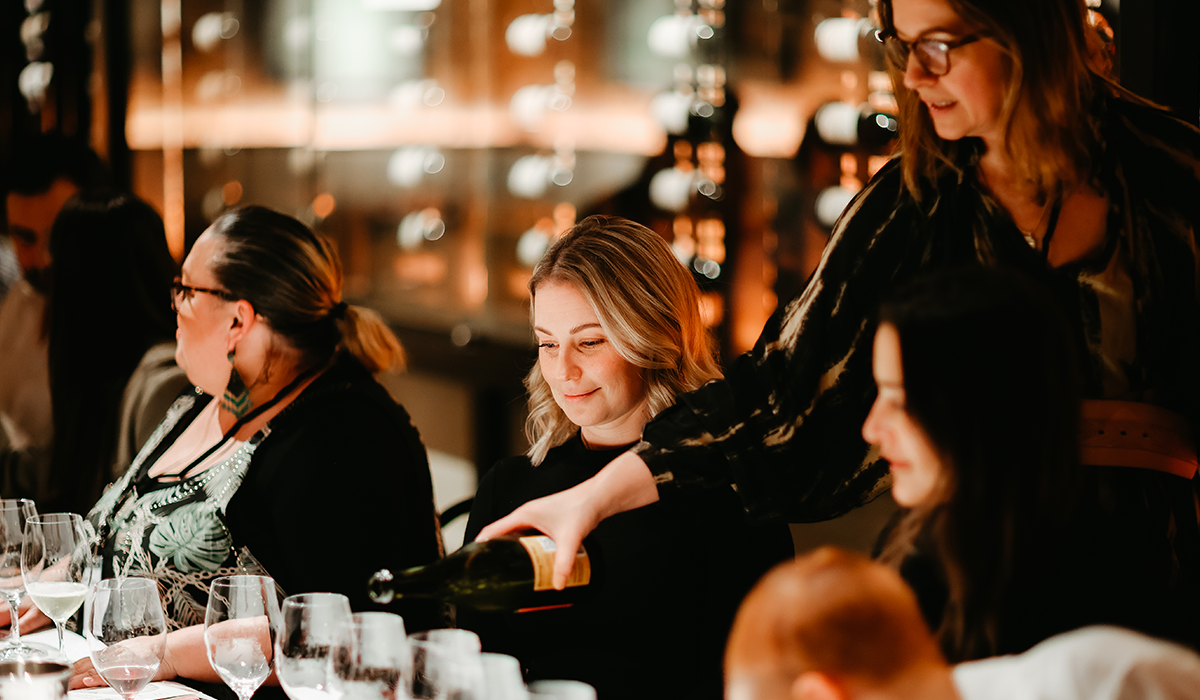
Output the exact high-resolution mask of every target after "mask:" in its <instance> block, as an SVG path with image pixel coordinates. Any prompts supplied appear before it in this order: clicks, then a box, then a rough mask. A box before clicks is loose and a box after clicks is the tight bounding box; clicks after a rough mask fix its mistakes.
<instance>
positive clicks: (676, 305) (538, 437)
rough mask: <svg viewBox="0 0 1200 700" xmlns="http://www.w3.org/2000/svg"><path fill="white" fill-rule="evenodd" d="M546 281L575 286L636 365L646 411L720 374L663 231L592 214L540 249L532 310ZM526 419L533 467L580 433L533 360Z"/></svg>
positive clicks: (692, 287)
mask: <svg viewBox="0 0 1200 700" xmlns="http://www.w3.org/2000/svg"><path fill="white" fill-rule="evenodd" d="M547 282H561V283H565V284H570V285H572V286H574V287H575V288H576V289H578V290H579V292H580V293H581V294H583V296H584V298H586V299H587V301H588V303H589V304H590V305H591V307H592V310H593V311H595V313H596V318H598V319H599V320H600V326H601V327H602V328H603V329H604V333H605V335H606V336H607V337H608V341H609V342H610V343H612V345H613V348H614V349H616V351H617V353H618V354H620V356H621V357H623V358H624V359H625V360H626V361H628V362H630V363H632V364H633V365H636V366H637V367H640V368H642V377H643V379H644V380H645V384H646V393H647V399H648V400H647V403H648V408H649V414H650V416H654V415H655V414H657V413H658V412H659V411H661V410H663V409H664V408H667V407H668V406H671V405H673V404H674V403H675V399H676V397H677V396H678V395H679V394H680V393H682V392H685V391H691V390H693V389H697V388H699V387H701V386H702V385H704V384H705V383H706V382H708V381H710V380H713V379H719V378H720V377H721V369H720V367H719V366H718V364H717V360H716V356H715V347H714V344H713V341H712V338H711V336H710V335H709V333H708V330H707V329H706V328H705V327H704V323H703V321H702V320H701V318H700V288H699V287H697V286H696V280H695V279H694V278H693V277H692V275H691V273H690V272H688V271H687V269H685V268H684V267H683V265H681V264H680V263H679V261H678V260H676V259H675V256H674V254H673V253H672V252H671V247H670V246H668V245H667V243H666V241H664V240H663V239H662V237H661V236H659V235H658V234H656V233H655V232H653V231H651V230H650V229H648V228H646V227H645V226H642V225H641V224H638V223H634V222H632V221H629V220H628V219H622V218H619V217H607V216H590V217H588V218H586V219H584V220H583V221H581V222H579V223H578V224H576V225H575V226H574V227H572V228H571V229H570V230H568V231H567V232H566V233H565V234H564V235H563V236H562V237H561V238H559V239H558V240H557V241H555V242H554V243H553V244H552V245H551V246H550V249H549V250H547V251H546V254H545V256H544V257H543V258H542V260H541V262H539V263H538V264H537V266H536V267H535V268H534V270H533V277H532V278H531V279H530V280H529V297H530V304H529V308H530V314H531V315H532V313H533V308H534V305H535V304H536V303H537V291H538V288H540V287H541V286H542V285H543V284H546V283H547ZM525 388H526V389H528V391H529V418H528V420H526V422H525V434H526V436H528V438H529V442H530V448H529V451H528V452H527V453H526V454H528V455H529V458H530V460H531V461H532V462H533V464H535V465H537V464H541V463H542V460H543V459H545V458H546V453H547V452H549V451H550V448H552V447H555V446H557V445H561V444H562V443H564V442H566V441H567V440H568V439H569V438H570V437H571V436H573V435H574V434H575V431H576V430H578V426H576V425H575V424H574V423H572V422H571V421H570V419H569V418H567V415H566V414H565V413H563V411H562V409H561V408H559V406H558V404H557V403H556V402H555V401H554V396H553V395H552V394H551V393H550V386H549V384H547V383H546V380H545V378H544V377H543V376H542V371H541V367H540V364H536V363H535V364H534V365H533V368H532V369H531V370H530V371H529V375H528V376H527V377H526V378H525Z"/></svg>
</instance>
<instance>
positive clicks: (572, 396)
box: [563, 387, 600, 401]
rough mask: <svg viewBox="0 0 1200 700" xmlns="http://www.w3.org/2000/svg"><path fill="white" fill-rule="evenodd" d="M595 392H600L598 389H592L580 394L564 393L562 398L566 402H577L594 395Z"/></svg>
mask: <svg viewBox="0 0 1200 700" xmlns="http://www.w3.org/2000/svg"><path fill="white" fill-rule="evenodd" d="M597 391H600V387H596V388H595V389H592V390H591V391H585V392H583V393H580V394H568V393H567V392H565V391H564V392H563V398H564V399H566V400H568V401H579V400H580V399H586V398H587V397H589V396H591V395H592V394H594V393H596V392H597Z"/></svg>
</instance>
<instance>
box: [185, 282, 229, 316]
mask: <svg viewBox="0 0 1200 700" xmlns="http://www.w3.org/2000/svg"><path fill="white" fill-rule="evenodd" d="M197 293H202V294H211V295H213V296H215V297H219V298H221V299H224V300H225V301H237V300H238V298H237V297H236V296H234V295H233V294H232V293H230V292H227V291H225V290H224V289H209V288H207V287H192V286H190V285H186V284H184V283H183V280H182V279H180V278H178V277H176V278H175V281H174V282H172V283H171V310H172V311H179V305H180V304H182V303H183V302H185V301H191V299H192V296H194V295H195V294H197Z"/></svg>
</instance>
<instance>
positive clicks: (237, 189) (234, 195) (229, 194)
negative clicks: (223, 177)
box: [221, 180, 242, 207]
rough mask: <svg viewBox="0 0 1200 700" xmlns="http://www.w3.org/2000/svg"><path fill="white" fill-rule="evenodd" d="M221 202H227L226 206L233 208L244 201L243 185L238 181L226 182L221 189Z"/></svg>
mask: <svg viewBox="0 0 1200 700" xmlns="http://www.w3.org/2000/svg"><path fill="white" fill-rule="evenodd" d="M221 200H222V201H224V202H225V206H227V207H232V206H233V205H235V204H237V203H238V202H240V201H241V200H242V183H240V182H238V181H237V180H233V181H231V182H226V183H225V186H224V187H222V188H221Z"/></svg>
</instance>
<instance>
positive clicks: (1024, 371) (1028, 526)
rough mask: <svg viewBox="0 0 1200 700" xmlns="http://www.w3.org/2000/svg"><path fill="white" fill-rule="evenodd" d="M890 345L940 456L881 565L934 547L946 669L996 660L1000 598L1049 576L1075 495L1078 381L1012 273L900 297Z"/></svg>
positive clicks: (1041, 298)
mask: <svg viewBox="0 0 1200 700" xmlns="http://www.w3.org/2000/svg"><path fill="white" fill-rule="evenodd" d="M880 324H881V325H882V324H889V325H891V326H892V327H894V328H895V329H896V332H897V334H898V335H899V338H900V364H901V371H902V374H903V381H904V393H905V410H906V411H907V412H908V414H909V415H910V416H911V417H912V418H913V419H914V420H915V421H916V422H917V424H918V425H920V427H921V428H922V429H923V430H924V431H925V433H926V434H927V435H928V436H929V439H930V441H931V442H932V443H933V445H934V447H935V449H936V450H937V451H938V453H939V454H940V455H941V461H942V464H943V467H944V472H945V473H944V474H943V478H942V480H941V484H940V486H939V489H940V493H938V494H936V495H935V496H934V497H933V498H931V499H930V503H928V504H926V505H923V506H921V507H918V508H914V509H913V510H911V511H910V512H909V513H908V514H907V515H906V516H905V518H904V520H902V521H901V523H900V525H899V526H897V527H896V528H895V529H894V530H893V531H892V534H891V538H890V540H889V542H888V544H887V546H886V547H885V550H884V554H883V559H884V561H886V562H888V563H892V564H894V565H897V566H898V565H899V564H900V562H901V561H902V560H903V559H904V557H906V556H907V555H908V554H909V553H910V552H911V551H912V548H913V543H914V539H915V538H916V536H917V533H918V532H921V531H922V529H924V532H925V533H926V534H928V536H929V537H930V538H931V539H932V541H933V546H934V548H935V550H936V551H935V552H934V554H935V555H936V556H937V558H938V559H939V560H940V562H941V564H942V568H943V569H944V571H945V573H946V578H947V584H948V587H949V599H948V601H947V603H946V607H945V610H944V613H943V617H942V622H941V627H940V629H939V630H938V636H939V638H940V640H941V642H942V645H943V648H944V649H945V650H946V651H947V653H948V655H949V656H950V657H951V660H965V659H972V658H979V657H982V656H991V655H993V654H995V653H997V652H998V651H999V650H1000V644H1001V638H1002V636H1003V629H1002V627H1003V617H1004V610H1005V609H1004V604H1005V599H1006V596H1008V595H1009V594H1010V593H1011V592H1012V588H1013V586H1014V585H1015V584H1018V583H1020V584H1021V585H1024V584H1025V583H1028V582H1030V581H1040V580H1041V579H1040V578H1039V577H1040V576H1041V575H1043V574H1044V573H1045V571H1048V570H1049V566H1048V564H1049V563H1050V562H1051V561H1052V560H1053V559H1054V557H1055V556H1056V552H1058V550H1057V548H1058V547H1059V546H1061V545H1062V538H1063V537H1065V533H1066V532H1067V526H1068V523H1069V521H1070V518H1071V516H1072V515H1073V512H1074V508H1073V505H1072V503H1073V499H1074V498H1075V497H1076V494H1078V492H1079V488H1080V485H1079V476H1078V471H1079V467H1078V449H1079V448H1078V440H1079V433H1078V429H1079V410H1080V408H1079V404H1080V398H1079V379H1078V376H1079V375H1078V370H1077V367H1076V359H1075V351H1074V346H1073V345H1072V343H1071V340H1070V334H1069V331H1068V327H1067V324H1066V321H1065V320H1064V318H1063V316H1062V314H1061V313H1060V312H1059V310H1058V308H1057V306H1056V304H1055V302H1054V301H1053V300H1052V299H1050V298H1049V296H1048V295H1047V294H1045V293H1044V292H1043V291H1042V290H1041V289H1040V288H1039V287H1036V286H1034V284H1033V283H1032V282H1029V281H1027V280H1025V279H1024V278H1022V277H1020V276H1019V275H1016V274H1014V273H1009V272H1003V271H999V270H994V269H988V268H982V267H971V268H965V269H959V270H951V271H948V272H943V273H939V274H936V275H932V276H929V277H926V278H923V279H920V280H917V281H916V282H913V283H911V284H909V285H908V286H906V287H904V288H903V289H902V290H901V291H900V292H899V293H898V294H897V295H896V296H894V297H893V298H892V299H891V300H889V301H887V302H886V303H885V304H884V305H883V307H882V309H881V311H880Z"/></svg>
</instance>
